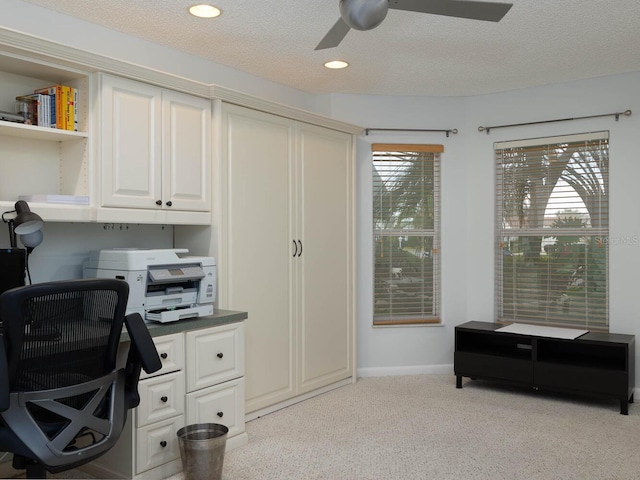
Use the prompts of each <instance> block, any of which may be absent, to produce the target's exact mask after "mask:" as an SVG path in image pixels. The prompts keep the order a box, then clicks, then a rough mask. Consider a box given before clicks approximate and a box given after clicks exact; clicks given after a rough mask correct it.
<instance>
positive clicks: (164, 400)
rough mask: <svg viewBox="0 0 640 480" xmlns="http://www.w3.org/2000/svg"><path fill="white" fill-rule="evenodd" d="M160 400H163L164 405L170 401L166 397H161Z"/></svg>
mask: <svg viewBox="0 0 640 480" xmlns="http://www.w3.org/2000/svg"><path fill="white" fill-rule="evenodd" d="M160 400H162V403H167V401H168V400H169V399H168V398H167V397H166V396H162V397H160Z"/></svg>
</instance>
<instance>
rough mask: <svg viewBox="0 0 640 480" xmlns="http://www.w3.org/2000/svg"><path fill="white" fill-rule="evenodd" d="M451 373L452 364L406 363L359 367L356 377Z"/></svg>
mask: <svg viewBox="0 0 640 480" xmlns="http://www.w3.org/2000/svg"><path fill="white" fill-rule="evenodd" d="M423 374H432V375H433V374H437V375H446V374H451V375H453V364H445V365H408V366H402V367H368V368H359V369H358V377H363V378H364V377H388V376H395V375H423Z"/></svg>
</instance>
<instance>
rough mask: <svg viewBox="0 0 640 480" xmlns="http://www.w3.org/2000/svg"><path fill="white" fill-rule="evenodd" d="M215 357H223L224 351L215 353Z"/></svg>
mask: <svg viewBox="0 0 640 480" xmlns="http://www.w3.org/2000/svg"><path fill="white" fill-rule="evenodd" d="M216 357H218V358H222V357H224V353H222V352H220V353H219V354H218V355H216Z"/></svg>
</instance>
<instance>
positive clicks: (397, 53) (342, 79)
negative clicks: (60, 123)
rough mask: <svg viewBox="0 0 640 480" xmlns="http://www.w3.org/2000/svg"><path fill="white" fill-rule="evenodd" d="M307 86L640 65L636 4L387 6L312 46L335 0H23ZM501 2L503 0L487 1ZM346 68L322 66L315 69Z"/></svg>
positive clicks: (358, 86) (330, 88) (335, 87)
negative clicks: (209, 10)
mask: <svg viewBox="0 0 640 480" xmlns="http://www.w3.org/2000/svg"><path fill="white" fill-rule="evenodd" d="M25 1H27V2H28V3H32V4H35V5H39V6H42V7H46V8H49V9H53V10H56V11H58V12H61V13H64V14H67V15H71V16H74V17H78V18H81V19H84V20H86V21H89V22H92V23H96V24H99V25H102V26H105V27H108V28H111V29H113V30H117V31H120V32H123V33H127V34H129V35H133V36H136V37H139V38H143V39H146V40H150V41H152V42H155V43H159V44H162V45H165V46H168V47H172V48H174V49H177V50H180V51H184V52H188V53H191V54H193V55H197V56H200V57H203V58H206V59H209V60H212V61H214V62H216V63H219V64H222V65H226V66H229V67H232V68H235V69H237V70H242V71H245V72H248V73H251V74H254V75H256V76H259V77H262V78H266V79H269V80H272V81H275V82H278V83H281V84H284V85H288V86H291V87H294V88H297V89H299V90H302V91H305V92H309V93H313V94H324V93H362V94H378V95H433V96H452V95H453V96H460V95H477V94H482V93H491V92H499V91H505V90H512V89H517V88H523V87H529V86H537V85H544V84H551V83H558V82H563V81H568V80H577V79H584V78H591V77H596V76H602V75H609V74H616V73H623V72H631V71H640V2H639V1H638V0H510V2H511V3H513V7H512V8H511V10H510V11H509V12H508V13H507V15H506V16H505V17H504V18H503V19H502V21H501V22H499V23H493V22H482V21H477V20H476V21H474V20H466V19H460V18H449V17H441V16H436V15H427V14H422V13H411V12H404V11H399V10H390V11H389V14H388V15H387V17H386V19H385V20H384V22H383V23H382V24H381V25H380V26H379V27H377V28H375V29H374V30H370V31H367V32H360V31H356V30H351V31H350V32H349V33H348V34H347V36H346V38H345V40H343V41H342V43H341V44H340V45H339V46H338V47H336V48H334V49H328V50H320V51H314V48H315V46H316V45H317V44H318V42H319V41H320V40H321V39H322V37H323V36H324V35H325V33H326V32H327V31H328V30H329V28H331V27H332V26H333V24H334V23H335V22H336V20H337V19H338V17H339V11H338V0H306V1H304V0H211V2H210V3H213V4H214V5H216V6H218V7H219V8H221V9H222V10H223V12H224V13H223V15H222V16H221V17H219V18H217V19H213V20H203V19H196V18H193V17H191V16H190V15H188V14H187V7H188V6H189V5H191V4H193V3H197V2H196V1H193V2H192V1H189V0H25ZM496 1H499V2H505V0H496ZM338 58H339V59H343V60H346V61H348V62H349V63H350V64H351V66H350V67H349V68H347V69H345V70H339V71H330V70H327V69H325V68H324V67H323V66H322V64H323V63H324V62H325V61H327V60H332V59H338Z"/></svg>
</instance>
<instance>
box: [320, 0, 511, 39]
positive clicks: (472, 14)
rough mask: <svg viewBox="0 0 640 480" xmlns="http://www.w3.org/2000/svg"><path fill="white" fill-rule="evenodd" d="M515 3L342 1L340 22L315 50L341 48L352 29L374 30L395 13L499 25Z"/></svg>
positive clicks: (453, 0)
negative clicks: (396, 11) (411, 13)
mask: <svg viewBox="0 0 640 480" xmlns="http://www.w3.org/2000/svg"><path fill="white" fill-rule="evenodd" d="M511 7H512V4H511V3H496V2H476V1H467V0H340V19H338V21H337V22H336V24H335V25H334V26H333V27H331V30H329V33H327V34H326V35H325V36H324V38H323V39H322V40H321V41H320V43H319V44H318V46H317V47H316V48H315V50H322V49H325V48H332V47H337V46H338V45H339V44H340V42H341V41H342V39H344V37H345V36H346V35H347V33H348V32H349V30H350V29H352V28H355V29H356V30H371V29H373V28H375V27H377V26H378V25H380V24H381V23H382V21H383V20H384V18H385V17H386V16H387V11H388V10H389V9H390V8H391V9H395V10H406V11H409V12H420V13H431V14H433V15H445V16H447V17H459V18H469V19H472V20H485V21H488V22H499V21H500V20H501V19H502V17H504V16H505V15H506V13H507V12H508V11H509V9H510V8H511Z"/></svg>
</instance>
